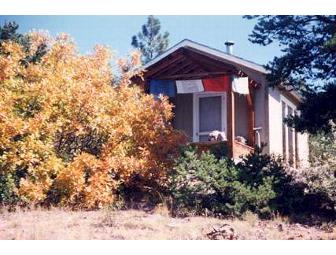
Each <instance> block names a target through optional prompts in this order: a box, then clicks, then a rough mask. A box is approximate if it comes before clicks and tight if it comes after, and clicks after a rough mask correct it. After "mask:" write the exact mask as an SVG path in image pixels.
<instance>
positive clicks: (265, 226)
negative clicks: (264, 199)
mask: <svg viewBox="0 0 336 255" xmlns="http://www.w3.org/2000/svg"><path fill="white" fill-rule="evenodd" d="M0 239H119V240H120V239H122V240H123V239H152V240H157V239H174V240H179V239H182V240H186V239H253V240H255V239H336V226H335V225H334V224H331V223H328V224H327V223H324V224H321V225H320V226H306V225H302V224H297V223H296V224H293V223H289V221H288V220H287V219H285V218H277V219H274V220H270V221H261V220H259V219H258V218H257V217H256V216H255V215H253V214H248V215H246V217H245V218H244V219H242V220H239V219H232V220H230V219H227V220H223V219H217V218H212V217H187V218H172V217H170V216H168V214H167V213H165V212H155V213H146V212H144V211H139V210H125V211H111V210H99V211H68V210H62V209H50V210H46V209H35V210H28V211H23V210H17V211H15V212H8V211H6V210H0Z"/></svg>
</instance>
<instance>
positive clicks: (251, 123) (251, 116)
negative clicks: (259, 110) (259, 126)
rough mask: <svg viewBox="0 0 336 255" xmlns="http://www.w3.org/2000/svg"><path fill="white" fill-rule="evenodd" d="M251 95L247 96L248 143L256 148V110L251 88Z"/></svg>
mask: <svg viewBox="0 0 336 255" xmlns="http://www.w3.org/2000/svg"><path fill="white" fill-rule="evenodd" d="M249 92H250V93H249V94H248V95H247V96H246V101H247V128H248V138H247V139H248V143H249V145H250V146H252V147H254V145H255V135H254V130H253V129H254V127H255V110H254V103H253V90H252V88H251V87H250V88H249Z"/></svg>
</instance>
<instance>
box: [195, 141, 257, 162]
mask: <svg viewBox="0 0 336 255" xmlns="http://www.w3.org/2000/svg"><path fill="white" fill-rule="evenodd" d="M191 144H192V145H195V146H196V147H197V149H198V150H199V152H202V151H209V150H211V149H216V148H220V147H221V146H223V145H226V146H227V149H228V156H229V157H231V158H234V159H239V157H241V156H246V155H248V154H250V153H251V152H253V151H254V148H253V147H251V146H249V145H246V144H243V143H241V142H238V141H234V143H233V146H232V147H230V143H229V142H228V141H225V142H217V141H207V142H199V143H191ZM230 148H232V149H230Z"/></svg>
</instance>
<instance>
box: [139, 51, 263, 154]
mask: <svg viewBox="0 0 336 255" xmlns="http://www.w3.org/2000/svg"><path fill="white" fill-rule="evenodd" d="M226 55H227V56H228V57H230V55H229V54H226ZM145 68H146V71H145V73H144V78H145V79H144V81H143V82H142V83H141V84H140V85H141V86H143V89H144V90H145V92H146V93H150V81H152V80H161V81H163V80H165V81H166V80H170V81H191V80H197V79H200V80H204V79H217V78H219V77H230V81H231V77H248V76H247V75H246V73H245V72H244V71H243V70H242V68H239V66H237V65H232V64H231V63H230V62H229V61H225V60H223V59H222V58H219V57H217V56H215V55H214V54H210V53H209V52H205V51H202V50H201V49H199V48H194V47H188V45H186V46H183V47H180V48H178V49H176V50H174V51H171V52H169V50H168V52H167V53H166V54H165V53H164V54H163V56H161V57H160V58H159V60H158V61H156V62H155V63H153V64H150V65H147V67H146V66H145ZM138 83H139V82H138ZM258 88H259V84H258V83H257V82H255V81H254V80H253V79H252V78H251V77H248V93H246V94H244V95H243V94H239V93H236V92H235V91H234V90H233V89H232V84H231V83H230V86H228V87H227V89H225V90H223V91H200V92H193V93H181V94H179V93H176V95H174V96H171V97H169V100H170V102H171V103H172V104H174V106H175V107H174V119H173V121H172V124H173V126H174V127H175V128H176V129H179V130H182V131H183V132H184V133H185V134H186V135H187V137H188V138H189V141H190V143H193V144H196V145H197V146H198V147H199V148H200V149H201V150H205V149H207V148H209V147H211V146H214V145H215V144H217V143H218V142H219V141H209V134H210V133H211V132H212V131H214V130H216V131H219V132H223V133H224V134H225V139H223V141H221V142H223V143H225V144H227V147H228V149H229V151H228V154H229V156H230V157H232V158H239V156H241V155H246V154H248V153H250V152H251V151H253V150H254V146H255V144H256V142H257V143H260V141H259V140H258V139H256V134H255V132H256V131H255V129H256V127H255V100H256V98H255V90H257V89H258Z"/></svg>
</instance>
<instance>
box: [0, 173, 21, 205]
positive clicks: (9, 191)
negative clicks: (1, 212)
mask: <svg viewBox="0 0 336 255" xmlns="http://www.w3.org/2000/svg"><path fill="white" fill-rule="evenodd" d="M17 201H18V197H17V195H16V193H15V180H14V178H13V176H12V174H5V173H0V205H12V204H14V203H16V202H17Z"/></svg>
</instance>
